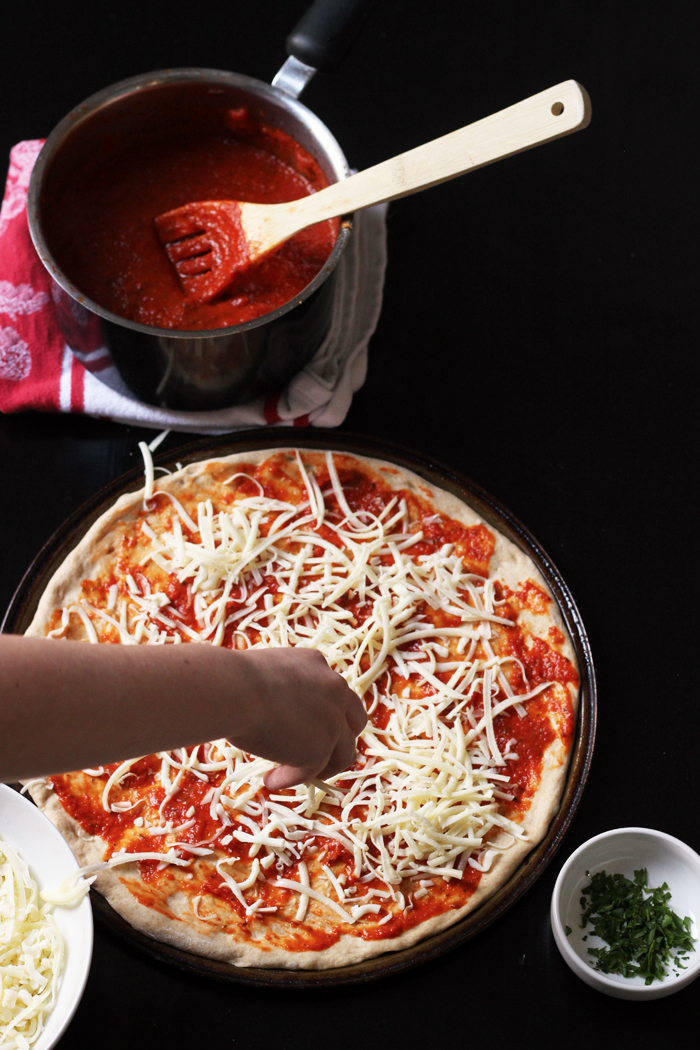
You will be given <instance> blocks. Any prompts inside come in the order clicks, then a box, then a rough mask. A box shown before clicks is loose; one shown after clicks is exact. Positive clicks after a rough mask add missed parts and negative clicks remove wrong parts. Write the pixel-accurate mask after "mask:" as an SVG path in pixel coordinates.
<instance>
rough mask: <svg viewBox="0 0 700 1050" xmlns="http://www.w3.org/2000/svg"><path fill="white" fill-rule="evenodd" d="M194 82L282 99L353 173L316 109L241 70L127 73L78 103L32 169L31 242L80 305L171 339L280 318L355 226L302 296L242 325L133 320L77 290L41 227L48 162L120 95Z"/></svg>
mask: <svg viewBox="0 0 700 1050" xmlns="http://www.w3.org/2000/svg"><path fill="white" fill-rule="evenodd" d="M190 81H191V82H203V83H206V82H208V81H210V82H212V83H219V84H220V83H225V84H229V85H231V86H232V87H240V88H244V89H245V90H247V91H254V92H255V93H256V94H257V95H259V96H261V97H263V98H267V99H271V100H272V101H274V102H276V103H278V104H279V103H281V104H282V105H283V106H284V108H285V109H287V110H288V111H289V112H290V113H292V114H294V115H295V116H297V117H298V118H299V120H300V121H301V122H302V123H304V124H306V126H307V127H308V129H309V130H310V131H311V132H312V134H313V136H314V138H315V140H316V141H317V142H318V144H319V145H320V146H321V148H322V149H323V151H324V154H325V156H326V157H327V159H328V160H329V161H330V164H331V167H332V169H333V172H334V173H335V174H336V175H337V181H338V182H340V181H342V180H343V179H346V178H347V177H348V175H349V174H350V168H349V166H348V162H347V160H346V159H345V155H344V153H343V151H342V150H341V148H340V146H339V145H338V142H337V141H336V139H335V137H334V136H333V135H332V134H331V132H330V131H329V130H328V128H327V127H326V125H325V124H324V123H323V121H321V120H320V119H319V118H318V117H317V116H316V114H315V113H313V112H312V111H311V110H310V109H309V108H308V107H307V106H305V105H304V104H303V103H302V102H299V100H298V99H295V98H291V97H290V96H288V95H285V94H284V93H283V92H281V91H278V90H277V88H273V87H272V86H271V85H270V84H266V83H265V81H263V80H256V79H255V78H254V77H248V76H245V75H244V74H242V73H230V72H227V71H226V70H221V69H205V68H200V67H192V68H182V69H165V70H159V71H156V72H152V73H141V74H139V75H138V76H135V77H129V78H127V79H126V80H120V81H118V82H117V83H115V84H110V85H109V86H108V87H106V88H102V90H101V91H98V92H97V93H96V94H94V95H90V97H89V98H86V99H85V101H84V102H81V103H80V104H79V105H77V106H75V108H74V109H72V110H71V111H70V113H68V114H67V115H66V116H65V117H64V118H63V120H61V121H60V123H58V124H57V125H56V127H55V128H54V129H53V131H52V132H51V134H50V135H49V137H48V138H47V139H46V142H45V143H44V145H43V147H42V150H41V152H40V154H39V157H38V158H37V162H36V164H35V165H34V170H33V171H32V176H31V180H30V183H29V192H28V195H27V218H28V222H29V232H30V235H31V238H32V241H33V242H34V247H35V248H36V251H37V254H38V256H39V258H40V259H41V261H42V263H43V264H44V266H45V267H46V269H47V270H48V272H49V274H50V275H51V277H53V279H54V280H55V281H56V283H57V284H59V285H60V286H61V288H63V290H64V291H66V292H68V294H69V295H70V296H71V297H72V298H73V299H75V300H76V301H77V302H79V303H80V304H81V305H82V306H85V307H86V308H87V309H88V310H91V311H92V312H93V313H96V314H98V315H99V316H100V317H103V318H104V319H105V320H107V321H112V322H113V323H114V324H118V325H121V326H122V327H124V328H130V329H132V330H133V331H136V332H144V333H145V334H146V335H155V336H164V337H167V338H170V339H203V338H207V337H212V336H218V335H222V336H223V335H228V336H230V335H232V334H234V333H237V332H247V331H249V330H250V329H251V328H258V327H259V326H260V325H262V324H267V323H268V321H272V320H274V319H275V318H277V317H281V316H282V314H285V313H288V311H289V310H292V309H293V308H294V307H295V306H298V305H299V304H300V303H301V302H303V301H304V299H307V298H308V297H309V295H311V293H312V292H314V291H315V290H316V289H317V288H318V287H319V286H320V285H321V284H323V282H324V281H325V280H326V278H327V277H328V276H329V275H330V273H331V272H332V271H333V270H334V269H335V267H336V265H337V263H338V260H339V259H340V256H341V254H342V252H343V250H344V248H345V245H346V243H347V239H348V236H349V235H350V229H351V224H350V223H344V222H343V221H341V224H340V228H339V230H338V236H337V238H336V242H335V244H334V245H333V250H332V252H331V254H330V255H329V256H328V259H327V260H326V262H325V264H324V266H323V267H322V269H321V270H319V272H318V273H317V274H316V276H315V277H314V279H313V280H312V281H311V282H310V283H309V284H307V285H306V287H305V288H303V289H302V290H301V291H300V292H299V294H298V295H295V296H294V298H293V299H289V300H288V301H287V302H286V303H283V304H282V306H279V307H278V308H277V309H276V310H272V311H270V312H269V313H266V314H263V315H262V316H261V317H255V318H253V320H251V321H246V322H244V323H243V324H238V325H228V326H227V327H224V328H196V329H187V330H186V329H182V328H157V327H156V326H155V325H146V324H140V323H139V322H138V321H131V320H129V319H128V318H126V317H120V316H119V314H115V313H112V311H111V310H107V309H105V307H104V306H100V304H99V303H96V302H95V301H94V300H93V299H90V298H89V297H88V296H87V295H85V294H84V293H83V292H81V291H80V289H79V288H76V286H75V285H74V284H73V282H72V281H71V280H69V278H68V277H67V276H66V274H65V273H64V272H63V270H62V269H61V267H60V266H59V265H58V263H57V262H56V260H55V259H54V257H53V255H52V254H51V251H50V250H49V247H48V245H47V243H46V240H45V238H44V234H43V231H42V228H41V219H40V200H41V187H42V184H43V178H44V172H45V170H46V167H47V165H48V164H49V163H50V161H51V160H52V159H53V157H54V155H55V154H56V152H57V151H58V149H59V148H60V147H61V146H62V145H63V142H64V141H65V139H66V138H67V136H68V135H69V133H70V132H71V131H72V130H73V129H74V128H76V127H78V126H79V125H80V124H82V123H83V122H84V121H86V120H88V119H89V118H90V117H92V116H93V115H94V114H95V113H96V112H97V111H98V110H99V109H101V108H102V107H103V106H105V105H107V104H109V103H111V102H115V101H116V100H117V99H119V98H123V97H124V96H126V95H132V94H133V95H136V94H138V93H139V92H140V91H146V90H148V89H149V88H154V87H159V86H161V85H163V84H177V83H187V82H190Z"/></svg>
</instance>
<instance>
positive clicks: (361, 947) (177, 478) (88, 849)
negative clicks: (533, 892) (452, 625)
mask: <svg viewBox="0 0 700 1050" xmlns="http://www.w3.org/2000/svg"><path fill="white" fill-rule="evenodd" d="M279 453H283V454H290V455H293V453H290V452H289V450H288V449H265V450H259V451H257V452H255V451H254V452H246V453H236V454H234V455H231V456H227V457H217V458H214V459H211V460H206V461H204V462H201V463H195V464H191V465H189V466H187V467H185V468H183V469H182V470H180V471H177V472H176V473H173V474H171V475H167V476H165V477H162V478H158V479H157V486H158V489H159V490H167V491H169V492H171V493H172V494H173V495H175V496H178V494H180V493H182V492H187V493H188V494H190V495H191V493H192V491H193V489H194V490H195V491H196V490H197V489H200V490H201V494H202V497H203V498H204V497H205V495H206V492H207V485H208V483H209V479H210V474H209V468H210V465H212V464H217V465H218V464H221V463H226V464H230V466H231V467H232V468H235V467H236V466H237V465H239V464H241V463H250V464H254V465H257V464H259V463H261V462H263V461H264V460H266V459H268V458H269V457H272V456H274V455H276V454H279ZM335 455H336V456H337V457H344V456H346V453H342V452H337V453H335ZM351 458H353V459H356V460H359V461H360V462H361V463H363V464H365V465H367V466H368V467H369V468H370V469H371V470H374V471H376V472H377V473H379V474H380V475H381V476H382V477H384V478H385V479H386V480H388V481H389V483H390V484H391V485H392V487H395V488H407V489H409V490H411V491H413V492H415V493H416V494H418V495H419V496H420V497H422V498H427V499H429V500H430V501H431V502H432V503H433V505H434V506H435V509H436V510H437V511H439V512H441V513H443V514H445V515H447V516H449V517H451V518H454V519H456V520H457V521H459V522H461V523H463V524H465V525H467V526H473V525H476V524H479V523H480V522H481V520H482V519H481V518H480V517H479V515H477V514H476V512H475V511H474V510H473V509H472V508H471V507H470V506H469V505H468V504H466V503H464V502H463V501H462V500H460V499H458V498H457V497H456V496H454V495H453V494H452V493H449V492H446V491H445V490H443V489H439V488H436V487H434V486H432V485H431V484H430V483H428V482H427V481H426V480H425V479H423V478H421V477H420V476H418V475H416V474H413V473H412V472H409V471H406V470H404V469H403V468H401V467H398V466H395V465H394V464H388V463H387V462H385V461H381V460H376V459H372V458H369V457H362V456H352V457H351ZM143 499H144V490H143V489H141V490H139V491H138V492H135V493H129V494H126V495H124V496H121V497H120V498H119V499H118V500H117V501H116V503H115V504H114V506H113V507H112V508H111V509H110V510H108V511H107V512H106V513H105V514H103V515H102V516H101V517H100V518H99V519H98V520H97V521H96V522H95V523H94V524H93V525H92V527H91V528H90V529H89V531H88V532H87V533H86V535H85V536H84V538H83V539H82V540H81V541H80V543H79V544H78V545H77V547H76V548H75V549H74V550H73V551H72V552H71V553H70V554H69V555H68V557H67V558H66V559H65V561H64V562H63V563H62V565H61V566H60V567H59V568H58V570H57V571H56V573H55V574H54V576H53V577H52V579H51V580H50V582H49V584H48V586H47V588H46V590H45V592H44V594H43V595H42V597H41V600H40V602H39V605H38V608H37V612H36V614H35V617H34V619H33V620H32V623H31V625H30V627H29V628H28V630H27V631H26V634H27V635H34V636H39V637H44V636H45V635H46V633H47V631H48V629H49V626H50V621H51V616H52V614H53V613H54V610H55V609H57V608H61V607H62V606H64V605H68V604H70V603H71V602H73V601H75V600H76V599H77V598H78V596H79V594H80V589H81V584H82V581H83V580H84V579H86V578H94V577H97V576H99V575H100V574H101V573H102V572H104V571H106V569H107V568H108V566H109V565H110V561H111V559H112V558H113V556H114V553H115V550H116V546H117V541H118V538H119V536H120V534H121V532H122V530H128V528H129V525H130V523H131V522H133V521H135V520H136V518H137V516H138V514H139V511H140V510H141V508H142V505H143ZM486 524H487V527H488V528H489V530H490V531H491V532H492V533H493V535H494V536H495V538H496V545H495V549H494V551H493V554H492V557H491V560H490V574H491V575H492V576H494V577H496V578H498V579H499V580H500V581H501V582H502V583H503V584H504V585H505V586H506V587H508V588H510V589H511V590H517V588H518V587H519V586H522V584H523V581H524V580H527V579H530V580H532V581H534V583H535V584H536V585H537V586H538V587H539V588H540V589H541V590H543V591H544V592H545V594H547V595H548V596H549V597H550V598H551V601H550V602H549V603H548V608H547V612H546V613H539V614H538V613H537V612H533V611H531V610H523V612H522V614H521V619H522V621H523V622H524V623H525V624H526V626H527V627H528V628H529V629H530V630H531V631H532V633H533V634H534V635H535V636H539V637H542V636H543V635H544V634H545V633H546V630H547V629H548V628H550V627H552V626H554V627H557V628H558V629H559V630H560V631H561V632H562V636H563V642H562V644H561V646H560V647H559V651H560V652H561V654H562V655H563V656H564V657H566V658H567V659H568V660H570V662H571V663H572V664H573V665H574V667H575V666H576V665H577V664H576V657H575V652H574V647H573V644H572V642H571V639H570V637H569V633H568V630H567V627H566V625H565V623H564V621H563V618H562V616H561V614H560V612H559V609H558V608H557V605H556V602H555V600H554V598H553V596H552V595H551V591H550V589H549V587H548V585H547V583H546V581H545V580H544V578H543V576H542V574H541V573H540V571H539V570H538V568H537V566H536V565H535V563H534V562H533V561H532V559H531V558H530V557H529V556H528V555H527V554H525V552H524V551H522V550H521V549H520V548H519V547H517V546H516V545H515V544H513V543H512V542H511V541H510V540H509V539H508V538H507V537H505V536H504V535H503V534H501V533H500V532H499V531H498V530H497V529H496V528H495V527H494V526H492V525H491V524H490V523H486ZM72 636H73V637H80V629H78V632H77V634H76V633H75V631H74V632H73V635H72ZM82 636H83V638H84V640H87V635H86V632H85V631H84V629H83V631H82ZM560 688H563V687H560ZM572 699H573V703H574V712H575V711H576V706H577V693H576V692H574V694H573V696H572ZM568 761H569V754H568V752H567V751H566V749H565V748H564V746H563V745H562V743H561V741H560V740H559V739H557V740H555V741H554V743H553V744H552V745H551V746H550V747H549V749H548V750H547V752H546V753H545V756H544V761H543V770H542V777H541V780H540V783H539V786H538V789H537V791H536V793H535V795H534V798H533V800H532V803H531V805H530V808H529V810H528V811H527V813H526V814H525V818H524V820H523V822H522V825H521V826H522V828H523V830H524V832H525V835H526V839H525V840H524V841H520V840H517V839H515V840H514V841H513V843H512V845H511V846H510V847H509V848H507V849H505V850H504V851H503V852H501V853H499V854H497V855H496V857H495V859H494V861H493V864H492V866H491V868H490V869H489V870H488V871H487V872H485V873H484V874H483V875H482V876H481V879H480V881H479V884H478V886H477V889H476V891H475V892H474V893H473V894H472V896H471V897H470V898H469V899H468V901H467V902H466V903H465V904H464V906H463V907H461V908H458V909H451V910H449V911H446V912H443V913H442V914H439V915H436V916H433V917H431V918H430V919H428V920H426V921H424V922H423V923H421V924H420V925H418V926H415V927H413V928H410V929H407V930H405V931H404V932H403V933H402V934H401V935H400V936H398V937H394V938H386V939H379V940H363V939H362V938H361V937H359V936H353V935H348V934H343V935H342V936H341V937H340V939H339V940H338V941H337V942H336V943H335V944H332V945H331V946H330V947H327V948H325V949H324V950H323V951H304V952H296V951H295V952H289V951H286V950H284V949H281V948H279V947H277V946H275V945H266V944H264V943H258V942H256V941H252V942H251V941H245V940H244V941H241V940H237V939H235V938H234V937H232V936H231V935H230V934H229V933H222V932H221V931H219V930H218V929H216V928H213V924H212V923H207V922H206V921H205V919H202V918H198V917H197V916H196V915H195V914H194V913H193V911H192V906H191V903H190V899H189V897H188V896H187V895H186V894H184V893H182V892H180V893H175V894H174V895H173V896H172V897H171V898H169V899H168V910H169V913H170V914H163V913H162V911H158V910H156V909H154V908H153V907H151V906H146V905H144V904H143V903H141V902H140V901H139V900H138V899H137V897H136V896H135V895H134V893H132V892H131V890H130V889H129V888H128V886H129V884H131V885H132V888H134V887H136V885H137V882H140V880H139V879H138V872H137V868H136V865H135V864H134V865H124V866H119V867H117V868H114V869H110V870H106V871H103V872H100V873H99V875H98V877H97V880H96V883H95V888H96V889H97V890H98V891H99V892H100V893H101V894H102V895H103V896H104V897H105V899H106V900H107V901H108V902H109V904H110V905H111V906H112V907H113V908H114V909H115V911H116V912H117V913H118V914H119V915H121V916H122V917H123V918H124V919H125V920H126V921H127V922H128V923H130V924H131V925H132V926H133V927H134V928H135V929H137V930H139V931H140V932H142V933H144V934H146V935H147V936H149V937H152V938H154V939H155V940H158V941H161V942H163V943H166V944H170V945H172V946H173V947H176V948H179V949H181V950H183V951H186V952H191V953H194V954H197V955H201V956H205V957H207V958H211V959H217V960H221V961H224V962H228V963H231V964H233V965H235V966H255V967H274V968H285V969H311V970H313V969H327V968H334V967H340V966H347V965H350V964H353V963H358V962H361V961H363V960H366V959H370V958H373V957H376V956H377V955H380V954H383V953H385V952H396V951H401V950H402V949H404V948H408V947H410V946H411V945H413V944H415V943H417V942H418V941H420V940H423V939H425V938H427V937H430V936H431V935H433V934H436V933H438V932H440V931H441V930H444V929H446V928H447V927H449V926H451V925H453V924H455V923H457V922H459V921H460V920H461V919H462V918H464V917H465V916H466V915H468V914H470V913H471V912H473V911H474V910H475V909H476V908H478V907H479V906H480V905H481V904H482V903H483V902H484V901H486V900H487V899H488V898H489V897H491V896H492V895H493V894H494V893H495V892H496V891H497V890H498V889H500V888H501V887H502V886H503V885H504V884H505V883H506V882H507V881H508V879H510V877H511V876H512V875H513V873H514V872H515V871H516V870H517V868H518V867H519V866H520V865H521V864H522V862H523V861H524V860H525V858H526V857H527V855H528V854H529V853H530V852H531V851H532V850H533V849H534V848H535V846H536V845H537V844H538V843H539V842H540V841H541V840H542V839H543V838H544V836H545V834H546V831H547V828H548V827H549V824H550V823H551V820H552V818H553V817H554V815H555V814H556V812H557V810H558V808H559V803H560V799H561V795H562V793H563V790H564V786H565V781H566V776H567V770H568ZM30 793H31V795H32V797H33V798H34V801H35V802H36V803H37V805H38V806H39V807H40V808H41V809H42V810H43V811H44V812H45V813H46V815H47V816H48V817H49V819H50V820H52V822H53V823H54V824H55V825H56V827H57V828H58V830H59V831H60V832H61V834H62V835H63V836H64V838H65V839H66V841H67V842H68V844H69V846H70V847H71V849H72V850H73V853H74V854H75V856H76V859H77V860H78V862H79V863H80V864H81V865H86V864H92V863H95V862H97V861H101V860H102V859H103V857H104V855H105V850H106V848H107V843H106V842H104V841H103V840H102V839H100V838H99V837H92V836H90V835H88V834H86V833H85V831H84V830H83V829H82V828H81V827H80V825H79V824H78V823H77V822H76V821H75V820H73V818H72V817H71V816H69V814H67V813H66V811H65V810H64V809H63V807H62V805H61V804H60V802H59V800H58V798H57V797H56V796H55V795H54V794H53V792H52V790H51V787H50V782H46V781H38V782H37V781H35V782H33V783H32V784H31V785H30Z"/></svg>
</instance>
